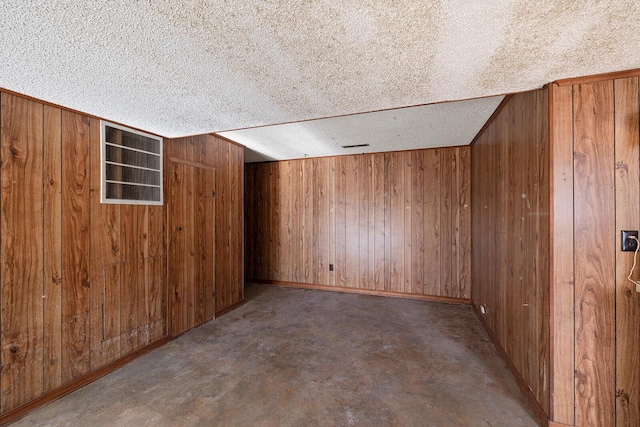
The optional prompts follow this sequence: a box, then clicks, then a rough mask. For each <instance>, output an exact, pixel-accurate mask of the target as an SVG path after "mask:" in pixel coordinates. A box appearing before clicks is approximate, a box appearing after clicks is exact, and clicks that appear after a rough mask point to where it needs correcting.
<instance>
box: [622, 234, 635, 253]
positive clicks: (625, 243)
mask: <svg viewBox="0 0 640 427" xmlns="http://www.w3.org/2000/svg"><path fill="white" fill-rule="evenodd" d="M620 235H621V246H622V251H623V252H635V250H636V249H638V230H622V231H621V232H620ZM634 237H635V238H634Z"/></svg>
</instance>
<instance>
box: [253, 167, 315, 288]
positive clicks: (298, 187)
mask: <svg viewBox="0 0 640 427" xmlns="http://www.w3.org/2000/svg"><path fill="white" fill-rule="evenodd" d="M302 165H303V162H302V161H299V160H298V161H293V162H291V188H292V191H291V196H292V197H291V225H290V227H291V230H290V236H291V237H290V238H291V252H290V253H292V254H303V253H304V240H303V239H300V238H299V236H298V235H296V234H294V233H295V230H301V229H302V227H303V224H304V216H303V212H304V211H305V209H304V200H305V196H304V191H303V189H304V188H305V187H304V172H303V167H302ZM258 170H260V169H258ZM258 185H259V184H258ZM248 193H249V194H251V189H250V188H249V191H248ZM263 197H266V196H263ZM258 212H260V211H259V210H258ZM260 249H262V250H268V248H267V247H266V246H263V247H261V248H260ZM248 253H250V252H248ZM288 258H290V260H289V265H290V266H291V276H290V277H293V280H294V281H296V282H304V280H305V275H304V273H305V268H304V257H302V256H289V257H288Z"/></svg>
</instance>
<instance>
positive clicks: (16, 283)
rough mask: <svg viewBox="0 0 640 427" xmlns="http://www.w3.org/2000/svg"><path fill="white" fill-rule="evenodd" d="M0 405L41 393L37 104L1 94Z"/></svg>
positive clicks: (39, 125)
mask: <svg viewBox="0 0 640 427" xmlns="http://www.w3.org/2000/svg"><path fill="white" fill-rule="evenodd" d="M1 107H2V110H1V113H0V115H1V123H2V135H1V138H2V150H1V152H0V156H1V160H2V176H1V181H2V199H1V209H0V210H1V216H0V219H1V221H2V228H1V232H2V239H1V245H0V255H1V258H2V265H1V268H0V277H1V279H2V281H1V283H2V287H1V291H2V312H1V316H0V325H1V326H2V336H1V339H0V343H1V345H2V349H1V356H0V357H1V361H2V374H1V377H0V381H1V385H2V393H1V394H2V398H1V406H0V407H1V409H2V410H3V411H6V410H10V409H13V408H15V407H17V406H19V405H21V404H23V403H26V402H28V401H29V400H31V399H33V398H34V397H36V396H38V395H40V394H41V393H42V384H43V378H42V374H43V370H42V357H43V347H42V343H43V339H44V337H43V333H44V325H43V323H42V321H43V318H42V316H43V299H42V292H43V276H42V272H43V264H44V260H43V244H42V237H43V223H42V214H43V206H42V201H43V199H42V196H43V192H42V173H43V169H42V167H43V165H42V158H43V157H42V156H43V151H42V150H43V148H42V147H43V141H42V139H43V106H42V104H39V103H36V102H34V101H30V100H26V99H23V98H19V97H16V96H12V95H6V94H2V100H1Z"/></svg>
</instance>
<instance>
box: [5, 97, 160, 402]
mask: <svg viewBox="0 0 640 427" xmlns="http://www.w3.org/2000/svg"><path fill="white" fill-rule="evenodd" d="M0 102H1V110H0V121H1V124H2V132H1V134H0V145H1V151H0V160H1V162H2V166H1V176H0V184H1V189H0V195H1V200H0V214H1V216H0V241H1V245H0V258H1V265H0V283H1V289H0V305H1V311H0V328H1V334H0V348H1V351H0V364H1V366H2V372H1V375H0V389H1V392H2V393H1V396H2V397H1V399H0V412H1V413H5V412H7V411H9V410H12V409H14V408H16V407H18V406H20V405H23V404H25V403H27V402H29V401H31V400H33V399H35V398H37V397H39V396H41V395H43V394H45V393H47V392H49V391H52V390H54V389H57V388H59V387H61V386H63V385H64V384H67V383H69V382H71V381H72V380H75V379H77V378H79V377H81V376H83V375H85V374H88V373H89V372H92V371H94V370H96V369H97V368H99V367H102V366H104V365H106V364H107V363H109V362H113V361H115V360H117V359H119V358H121V357H123V356H125V355H127V354H130V353H131V352H133V351H135V350H137V349H140V348H142V347H144V346H146V345H148V344H150V343H152V342H155V341H157V340H159V339H160V338H162V337H163V336H165V335H166V333H167V329H166V322H165V319H166V298H165V282H164V274H163V270H162V262H163V258H164V249H163V223H162V207H160V206H153V207H152V206H119V205H107V204H101V203H100V122H99V120H98V119H95V118H89V117H86V116H84V115H81V114H77V113H72V112H69V111H65V110H62V109H59V108H55V107H51V106H47V105H43V104H42V103H39V102H36V101H32V100H28V99H25V98H22V97H18V96H15V95H11V94H7V93H4V92H2V93H0Z"/></svg>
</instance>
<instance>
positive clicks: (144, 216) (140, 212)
mask: <svg viewBox="0 0 640 427" xmlns="http://www.w3.org/2000/svg"><path fill="white" fill-rule="evenodd" d="M137 221H138V238H137V242H138V250H137V259H136V269H137V283H136V289H137V303H138V306H137V318H136V320H137V322H136V331H137V337H138V342H137V346H138V347H142V346H145V345H147V344H148V343H149V329H148V325H149V282H150V280H149V279H150V276H151V273H150V271H149V207H148V206H138V207H137Z"/></svg>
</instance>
